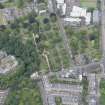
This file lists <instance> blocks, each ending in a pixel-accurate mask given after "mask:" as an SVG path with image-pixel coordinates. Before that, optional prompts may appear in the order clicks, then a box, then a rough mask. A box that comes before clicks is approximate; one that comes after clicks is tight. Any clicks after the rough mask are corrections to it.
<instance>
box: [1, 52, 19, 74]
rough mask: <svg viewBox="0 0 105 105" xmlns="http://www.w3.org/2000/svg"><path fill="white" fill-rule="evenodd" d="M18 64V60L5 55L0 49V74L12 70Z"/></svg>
mask: <svg viewBox="0 0 105 105" xmlns="http://www.w3.org/2000/svg"><path fill="white" fill-rule="evenodd" d="M17 65H18V61H17V60H16V58H15V57H14V56H12V55H7V54H6V53H5V52H3V51H0V74H6V73H8V72H10V71H13V70H14V69H15V68H16V66H17Z"/></svg>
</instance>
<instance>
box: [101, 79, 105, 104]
mask: <svg viewBox="0 0 105 105" xmlns="http://www.w3.org/2000/svg"><path fill="white" fill-rule="evenodd" d="M100 92H101V97H100V105H105V80H101V83H100Z"/></svg>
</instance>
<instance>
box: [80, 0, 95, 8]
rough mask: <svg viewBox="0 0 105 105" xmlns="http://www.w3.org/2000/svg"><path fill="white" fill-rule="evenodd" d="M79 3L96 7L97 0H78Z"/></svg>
mask: <svg viewBox="0 0 105 105" xmlns="http://www.w3.org/2000/svg"><path fill="white" fill-rule="evenodd" d="M80 5H81V6H82V7H85V8H96V7H97V0H80Z"/></svg>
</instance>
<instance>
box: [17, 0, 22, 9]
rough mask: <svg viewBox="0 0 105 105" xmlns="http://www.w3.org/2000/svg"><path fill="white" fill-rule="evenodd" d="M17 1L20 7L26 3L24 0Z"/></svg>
mask: <svg viewBox="0 0 105 105" xmlns="http://www.w3.org/2000/svg"><path fill="white" fill-rule="evenodd" d="M15 3H16V5H17V7H18V8H22V7H23V5H24V0H15Z"/></svg>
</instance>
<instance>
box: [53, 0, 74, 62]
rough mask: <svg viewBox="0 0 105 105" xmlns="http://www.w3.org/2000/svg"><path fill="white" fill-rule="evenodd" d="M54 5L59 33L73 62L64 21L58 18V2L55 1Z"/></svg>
mask: <svg viewBox="0 0 105 105" xmlns="http://www.w3.org/2000/svg"><path fill="white" fill-rule="evenodd" d="M52 3H53V8H54V11H55V13H56V16H57V20H58V21H57V22H58V27H59V32H60V35H61V37H62V39H63V41H64V46H65V48H66V51H67V52H68V54H69V58H70V60H71V59H72V58H73V55H72V51H71V48H70V45H69V41H68V38H67V35H66V32H65V29H64V26H63V23H62V20H61V19H60V17H59V16H58V13H57V7H56V0H53V1H52Z"/></svg>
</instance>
